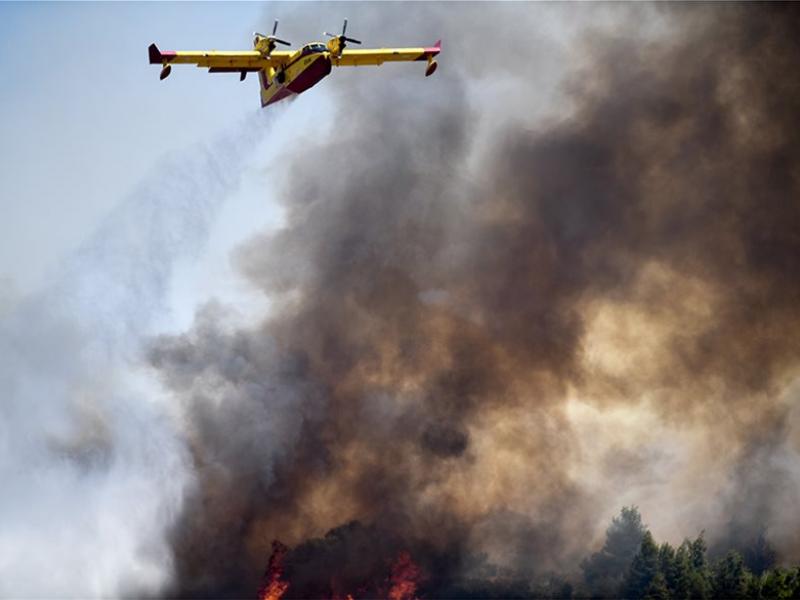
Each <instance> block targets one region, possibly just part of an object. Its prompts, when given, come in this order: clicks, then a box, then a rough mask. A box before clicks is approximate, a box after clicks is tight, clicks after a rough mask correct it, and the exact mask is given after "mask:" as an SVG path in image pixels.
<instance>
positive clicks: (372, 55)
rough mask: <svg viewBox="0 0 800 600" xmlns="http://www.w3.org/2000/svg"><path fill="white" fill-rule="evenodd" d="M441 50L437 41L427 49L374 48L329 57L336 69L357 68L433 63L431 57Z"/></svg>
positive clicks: (344, 52)
mask: <svg viewBox="0 0 800 600" xmlns="http://www.w3.org/2000/svg"><path fill="white" fill-rule="evenodd" d="M441 50H442V41H441V40H439V41H438V42H436V43H435V44H434V45H433V46H430V47H428V48H374V49H365V50H343V51H342V53H341V55H340V56H339V57H338V58H337V57H336V56H335V55H331V62H332V63H333V64H334V65H335V66H337V67H359V66H362V65H382V64H383V63H385V62H412V61H417V60H427V61H428V62H433V57H434V56H436V55H437V54H439V52H441Z"/></svg>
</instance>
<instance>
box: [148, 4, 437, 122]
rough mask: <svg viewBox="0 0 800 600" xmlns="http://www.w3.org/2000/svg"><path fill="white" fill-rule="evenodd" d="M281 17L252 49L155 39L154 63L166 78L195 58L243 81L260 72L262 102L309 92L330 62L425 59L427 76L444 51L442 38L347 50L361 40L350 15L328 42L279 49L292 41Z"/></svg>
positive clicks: (194, 62) (350, 63)
mask: <svg viewBox="0 0 800 600" xmlns="http://www.w3.org/2000/svg"><path fill="white" fill-rule="evenodd" d="M277 30H278V21H277V20H276V21H275V25H274V26H273V27H272V35H264V34H262V33H254V34H253V35H254V36H255V38H254V39H253V47H254V49H253V50H242V51H233V52H218V51H216V50H212V51H207V52H206V51H190V52H184V51H174V50H169V51H162V50H159V49H158V46H156V45H155V44H150V47H149V48H148V50H149V55H150V64H152V65H161V76H160V78H161V79H165V78H166V77H167V76H169V74H170V72H171V71H172V65H173V64H191V65H197V66H198V67H203V68H208V72H209V73H239V81H244V78H245V77H246V76H247V74H248V73H258V78H259V80H260V81H261V106H262V107H263V106H267V105H269V104H274V103H275V102H278V101H279V100H283V99H284V98H288V97H290V96H294V95H296V94H300V93H302V92H305V91H306V90H307V89H308V88H310V87H311V86H313V85H315V84H317V83H318V82H319V81H320V80H321V79H322V78H323V77H325V76H327V75H328V74H330V72H331V66H336V67H356V66H361V65H381V64H383V63H385V62H403V61H418V60H420V61H421V60H426V61H427V62H428V66H427V68H426V69H425V76H426V77H428V76H429V75H433V72H434V71H435V70H436V67H437V63H436V60H435V59H434V56H436V55H437V54H439V52H440V51H441V48H442V41H441V40H439V41H438V42H436V43H435V44H434V45H433V46H431V47H429V48H380V49H369V50H345V46H346V45H347V42H350V43H352V44H360V43H361V42H359V41H358V40H355V39H353V38H349V37H347V36H346V35H345V34H346V32H347V19H345V20H344V25H343V26H342V33H341V34H340V35H335V34H332V33H328V32H325V33H324V34H323V35H327V36H328V37H329V38H330V39H329V40H328V43H327V44H324V43H322V42H312V43H310V44H306V45H305V46H303V47H301V48H299V49H298V50H279V51H275V45H276V44H283V45H285V46H289V45H290V43H289V42H286V41H284V40H281V39H279V38H277V37H275V33H276V32H277Z"/></svg>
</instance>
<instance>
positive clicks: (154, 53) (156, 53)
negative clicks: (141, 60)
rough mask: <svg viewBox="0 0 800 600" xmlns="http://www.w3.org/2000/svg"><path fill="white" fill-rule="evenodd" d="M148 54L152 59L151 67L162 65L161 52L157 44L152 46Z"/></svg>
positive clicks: (149, 47)
mask: <svg viewBox="0 0 800 600" xmlns="http://www.w3.org/2000/svg"><path fill="white" fill-rule="evenodd" d="M147 54H148V56H149V58H150V64H151V65H160V64H161V56H162V55H161V50H159V49H158V46H156V45H155V44H150V46H148V48H147Z"/></svg>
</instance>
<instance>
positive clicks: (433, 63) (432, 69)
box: [425, 58, 439, 77]
mask: <svg viewBox="0 0 800 600" xmlns="http://www.w3.org/2000/svg"><path fill="white" fill-rule="evenodd" d="M438 66H439V63H437V62H436V61H435V60H433V59H432V58H431V59H429V60H428V68H427V69H425V77H430V76H431V75H433V74H434V73H435V72H436V67H438Z"/></svg>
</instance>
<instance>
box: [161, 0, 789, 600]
mask: <svg viewBox="0 0 800 600" xmlns="http://www.w3.org/2000/svg"><path fill="white" fill-rule="evenodd" d="M340 8H341V7H340V6H338V5H334V6H330V5H328V6H325V7H323V8H322V9H321V13H322V14H321V16H318V17H317V18H318V19H322V18H323V17H324V18H326V19H330V20H334V17H333V15H332V13H333V12H337V13H341V12H342V10H340ZM334 9H335V11H334ZM495 10H496V11H497V13H496V16H495V14H494V11H495ZM584 11H587V12H584ZM352 12H353V14H356V13H358V14H359V21H358V23H359V24H360V25H361V27H362V30H364V31H369V32H371V34H372V35H374V36H375V37H376V38H377V37H378V36H379V35H383V34H385V35H387V36H388V39H386V40H385V42H384V41H382V43H386V44H392V43H401V42H402V39H401V38H403V37H404V36H401V35H400V34H399V33H398V32H397V31H396V30H395V31H394V32H393V33H392V30H390V29H388V27H387V26H386V25H385V24H384V25H381V22H382V23H397V22H402V19H399V18H393V17H398V16H399V15H400V13H402V12H404V9H403V8H402V7H398V6H396V5H388V6H384V5H382V6H381V7H380V9H377V8H376V9H374V10H372V9H369V10H362V9H359V10H353V11H352ZM414 12H415V17H414V19H413V20H412V21H411V22H410V25H409V27H408V29H409V31H413V30H414V27H416V26H417V25H419V28H420V30H421V31H422V33H421V34H420V35H427V34H428V33H430V34H431V35H430V36H429V37H431V41H432V40H433V39H434V37H433V36H435V35H436V33H434V32H438V33H440V34H442V37H444V38H445V46H444V47H445V50H444V52H443V54H442V59H441V62H442V68H441V69H440V70H439V72H437V74H436V76H435V77H434V78H432V79H431V80H430V81H423V80H422V79H421V78H420V77H419V75H420V74H417V73H414V74H413V75H416V76H412V75H409V74H407V73H406V72H405V71H401V68H399V67H396V66H394V67H391V66H385V67H383V68H382V70H381V74H380V75H375V74H374V73H365V72H364V71H362V70H360V69H359V70H357V71H358V72H357V73H352V72H351V73H338V72H337V73H335V76H336V78H337V81H333V80H331V81H326V82H324V83H323V84H322V85H328V86H335V90H336V93H337V99H338V100H339V102H340V107H339V115H338V121H337V123H338V126H337V127H336V128H335V131H336V135H335V137H332V138H331V139H322V140H318V141H317V142H316V143H313V144H311V145H307V144H304V145H303V146H302V150H301V151H299V152H298V153H297V154H296V155H294V156H290V157H287V159H286V164H287V168H288V169H290V171H291V178H290V184H289V186H288V188H287V189H286V190H285V192H284V194H283V198H284V202H285V207H286V214H287V220H286V224H285V227H284V228H282V229H281V230H279V231H277V232H273V233H270V234H265V235H263V236H261V237H258V238H256V239H254V240H252V241H250V242H249V243H248V244H246V245H245V246H244V247H243V248H242V249H241V251H240V252H239V253H238V256H237V259H238V260H239V262H240V264H241V267H242V269H243V270H244V271H245V272H246V273H247V274H248V276H249V277H250V279H251V280H252V282H253V283H254V285H256V286H258V287H259V288H260V289H262V290H263V291H264V293H265V294H267V295H268V296H269V297H270V298H271V300H272V301H273V304H272V309H271V311H270V313H269V314H268V315H265V317H264V320H263V321H262V322H260V323H254V324H253V325H252V326H251V327H250V328H244V329H242V328H234V327H232V326H230V325H228V324H227V323H226V319H225V309H224V307H220V306H218V305H214V306H209V307H207V308H206V309H205V310H203V311H202V312H201V313H199V314H198V316H197V322H196V325H195V326H194V327H193V328H192V329H191V330H190V331H189V332H187V333H186V334H184V335H179V336H172V337H161V338H159V339H157V340H155V341H154V343H153V346H152V349H151V353H150V356H151V361H152V364H153V365H154V366H155V367H156V368H157V369H158V370H159V371H160V373H161V376H162V377H163V379H164V381H165V382H166V384H167V385H168V386H169V388H170V389H171V390H172V393H173V394H174V396H175V397H176V398H177V399H178V400H179V401H180V402H181V406H182V409H183V411H184V414H185V415H186V417H187V419H188V421H189V423H190V429H191V431H190V438H191V452H192V457H193V459H194V462H195V467H196V470H197V482H196V486H195V487H194V488H193V491H192V494H191V495H190V497H189V498H188V501H187V504H186V506H185V510H184V512H183V513H182V514H181V517H180V519H179V521H178V522H177V524H176V526H175V528H174V530H173V532H172V545H173V550H174V552H175V560H176V567H177V570H178V580H177V582H176V587H175V593H177V594H181V595H184V594H185V595H203V594H211V595H214V596H220V595H226V594H229V595H238V596H243V595H248V594H251V593H253V590H255V589H257V588H258V585H259V577H260V575H261V572H262V570H263V568H264V566H265V565H266V562H267V558H268V556H269V554H270V548H271V546H270V544H271V542H272V540H273V539H274V538H279V539H281V540H283V541H284V542H286V543H288V544H289V545H291V546H297V550H296V551H295V552H293V553H290V554H289V555H288V556H287V572H288V573H289V574H290V581H292V582H294V583H293V585H294V587H290V590H289V592H288V593H289V594H290V595H292V594H294V595H297V596H304V595H308V596H316V595H319V594H320V593H322V591H323V590H327V592H326V593H331V594H333V593H337V594H338V593H340V592H341V593H344V592H345V591H346V590H344V589H342V590H338V589H333V588H335V587H336V586H337V585H338V584H335V583H334V582H333V579H332V578H333V577H334V575H335V576H336V577H338V578H340V579H341V580H349V579H348V578H351V579H353V580H354V581H355V580H356V579H359V577H361V580H362V581H368V580H369V577H367V576H366V575H363V573H362V571H363V570H364V569H365V567H364V565H365V564H375V565H382V567H380V568H383V569H384V571H385V569H386V565H387V564H388V563H387V562H386V561H387V560H390V557H391V556H393V555H396V553H397V551H398V550H399V549H406V550H409V551H410V552H411V554H412V555H413V556H415V558H416V559H417V560H418V561H419V562H420V563H421V564H422V566H423V569H424V570H425V572H426V574H427V577H428V579H427V581H428V583H427V584H426V585H427V587H425V588H424V590H425V591H426V593H428V594H429V595H431V596H442V595H446V594H450V593H452V594H455V595H458V594H457V593H456V592H453V591H452V590H454V589H464V588H458V586H459V585H462V584H464V585H466V584H465V583H464V582H466V581H468V580H470V579H472V578H474V577H479V576H481V574H483V573H487V577H489V576H497V573H505V574H507V575H508V576H509V577H511V578H514V577H523V578H526V577H527V578H531V577H534V576H541V575H543V574H545V573H547V572H548V571H551V570H558V569H562V568H564V566H565V565H569V564H574V561H576V559H577V558H579V557H580V556H583V555H585V554H586V553H587V552H589V551H590V550H591V546H592V541H593V540H594V539H596V535H597V533H598V532H600V531H602V529H603V527H604V526H605V524H606V523H607V521H608V518H609V517H610V516H611V514H613V513H614V512H616V511H617V510H618V509H619V507H620V506H622V505H623V504H628V503H631V502H635V503H637V504H639V506H640V507H641V508H642V511H643V514H644V515H645V520H646V521H648V523H649V524H650V525H651V526H652V527H653V528H654V529H655V530H656V532H657V533H659V532H661V533H662V534H663V535H662V537H667V538H669V539H673V540H674V538H675V537H676V536H682V535H696V534H697V533H698V532H699V530H700V529H701V528H703V527H705V528H707V529H708V535H709V536H711V537H712V538H715V539H719V540H724V539H725V536H726V535H730V532H731V531H733V530H734V529H735V531H736V534H735V535H736V536H737V538H738V539H740V540H743V539H746V538H748V537H753V539H756V538H758V536H760V535H762V534H765V535H766V536H767V537H768V538H769V539H770V540H772V542H773V543H774V545H775V547H776V548H777V549H778V551H779V556H780V557H781V558H782V559H784V560H789V559H797V558H798V557H799V556H800V540H798V539H797V537H796V534H792V533H787V532H792V531H794V532H796V531H797V522H796V521H794V520H793V519H792V517H791V515H792V514H793V512H794V511H793V510H792V509H791V508H790V507H793V506H795V505H796V501H797V499H798V494H800V477H798V473H797V468H796V467H793V466H792V465H795V464H797V460H796V459H797V452H798V444H797V426H798V424H797V415H796V411H793V410H792V405H793V403H796V398H797V395H796V391H795V392H792V388H791V387H790V386H791V383H792V382H793V381H794V380H795V379H796V377H797V374H798V366H800V365H798V360H797V357H798V350H800V347H798V346H799V344H800V342H798V340H800V337H798V329H799V327H798V326H799V325H800V263H798V259H797V257H798V256H800V238H798V233H797V232H798V230H800V229H798V225H800V206H799V205H798V204H797V198H798V191H799V190H798V186H800V179H799V178H800V160H799V159H800V144H799V142H800V138H799V136H800V123H798V120H800V113H798V112H797V106H798V101H800V88H799V87H798V84H797V81H796V77H793V71H794V69H795V67H796V65H797V64H798V61H800V42H798V40H800V36H799V35H798V34H800V30H799V28H798V17H800V13H798V10H797V8H795V7H794V6H793V5H782V6H741V5H736V6H727V5H723V6H683V5H682V6H679V7H667V8H665V9H660V8H656V7H653V6H635V7H621V6H612V7H609V6H599V7H592V8H589V7H585V6H583V5H581V6H577V5H561V6H558V7H553V6H544V7H542V6H540V5H524V4H523V5H519V4H513V5H504V6H502V7H498V8H495V7H494V5H492V6H491V7H488V6H485V5H470V6H467V7H461V6H459V7H458V9H456V8H450V7H445V8H442V7H441V6H433V7H429V6H427V5H426V6H425V7H422V6H418V7H416V8H415V11H414ZM351 16H352V15H351ZM573 18H574V19H576V20H578V21H579V22H582V23H580V25H579V26H577V28H576V27H572V28H570V26H567V25H566V23H568V22H569V21H570V19H573ZM586 21H589V23H588V26H587V23H586ZM642 22H646V23H647V24H648V27H643V26H641V25H640V24H641V23H642ZM537 23H539V24H541V23H547V24H548V31H549V32H550V37H548V36H546V35H544V34H537V33H536V31H537V30H536V29H535V28H532V27H533V26H534V25H535V24H537ZM584 26H587V27H586V29H585V31H583V30H584ZM353 27H354V29H353V35H355V25H353ZM578 30H581V31H582V33H581V35H576V31H578ZM501 32H502V33H501ZM403 33H404V34H407V32H406V31H405V30H404V31H403ZM392 35H394V38H397V39H394V38H393V37H392ZM405 37H407V35H405ZM567 42H568V43H567ZM534 50H536V51H538V52H534ZM539 64H541V65H543V68H542V70H541V73H542V79H540V78H539V71H538V70H537V68H533V67H532V65H533V66H534V67H535V66H537V65H539ZM554 64H556V67H555V68H557V69H562V70H564V74H565V76H564V79H563V82H562V85H561V86H559V87H557V88H555V87H552V81H553V80H552V79H551V80H549V81H550V83H551V88H547V87H546V86H544V85H543V82H547V81H548V77H552V70H553V68H554V66H553V65H554ZM391 68H394V70H393V71H392V73H391V75H386V72H387V71H388V70H389V69H391ZM358 78H362V79H358ZM378 78H382V79H378ZM492 83H496V84H497V85H500V86H502V88H501V89H502V90H503V91H504V92H505V93H506V94H507V95H508V98H505V96H504V98H500V97H499V96H498V95H494V96H493V95H492V94H490V93H485V92H482V91H481V89H482V88H483V87H485V86H488V85H490V84H492ZM543 88H545V89H543ZM310 93H313V92H310ZM555 99H558V102H559V110H554V109H553V108H552V107H551V108H547V106H546V105H547V102H552V101H555ZM528 101H529V102H530V111H529V112H526V111H525V106H526V102H528ZM484 102H489V103H490V105H488V106H485V105H484V104H483V103H484ZM354 520H355V521H357V522H356V523H351V524H350V525H347V523H350V522H351V521H354ZM337 527H340V528H339V529H334V528H337ZM331 529H333V531H332V532H331V534H330V535H329V536H328V537H327V538H323V537H322V536H324V535H325V533H326V532H327V531H328V530H331ZM793 536H794V537H793ZM309 538H314V539H312V540H311V541H308V542H307V543H306V544H303V542H304V541H306V540H308V539H309ZM674 541H680V538H678V539H677V540H674ZM302 557H305V560H306V562H305V563H304V562H303V560H301V558H302ZM347 557H352V560H350V559H348V558H347ZM387 557H389V558H387ZM376 570H380V569H379V567H378V566H375V567H374V568H367V569H366V571H368V572H369V573H371V576H375V573H376V572H377V571H376ZM491 573H494V575H491ZM357 574H361V575H358V576H356V575H357ZM362 575H363V576H362ZM376 585H377V584H376ZM326 586H327V587H326ZM454 586H455V587H454ZM369 589H372V590H375V589H377V588H375V587H373V588H369ZM448 590H449V591H448ZM351 591H352V590H351ZM367 595H369V594H367Z"/></svg>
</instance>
